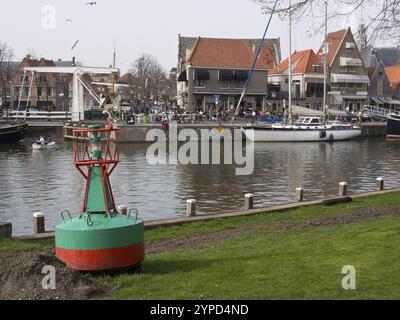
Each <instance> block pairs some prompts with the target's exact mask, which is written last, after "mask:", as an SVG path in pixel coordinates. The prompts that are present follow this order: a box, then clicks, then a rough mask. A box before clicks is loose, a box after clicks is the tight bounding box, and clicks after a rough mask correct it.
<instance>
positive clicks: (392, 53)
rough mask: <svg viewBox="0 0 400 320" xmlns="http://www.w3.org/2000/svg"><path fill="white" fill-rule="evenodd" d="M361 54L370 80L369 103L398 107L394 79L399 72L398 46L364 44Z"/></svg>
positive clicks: (399, 98) (398, 102)
mask: <svg viewBox="0 0 400 320" xmlns="http://www.w3.org/2000/svg"><path fill="white" fill-rule="evenodd" d="M361 55H362V59H363V61H364V63H365V65H366V67H367V68H368V71H369V76H370V80H371V84H370V86H369V88H368V96H369V99H370V103H371V104H372V105H375V106H379V107H385V108H395V107H396V108H397V107H400V101H399V100H400V95H399V91H398V89H397V85H398V84H397V79H396V76H397V73H398V72H399V68H398V63H399V62H400V48H399V47H384V48H375V47H373V46H366V47H365V48H363V50H362V52H361Z"/></svg>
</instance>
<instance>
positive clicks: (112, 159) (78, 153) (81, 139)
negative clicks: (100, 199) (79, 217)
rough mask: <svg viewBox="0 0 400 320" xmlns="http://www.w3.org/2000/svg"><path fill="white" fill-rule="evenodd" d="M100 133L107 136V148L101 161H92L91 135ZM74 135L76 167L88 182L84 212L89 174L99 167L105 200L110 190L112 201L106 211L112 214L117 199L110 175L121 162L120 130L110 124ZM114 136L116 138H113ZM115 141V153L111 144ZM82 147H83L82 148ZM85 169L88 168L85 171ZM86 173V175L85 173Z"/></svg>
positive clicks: (75, 131) (87, 183) (87, 182)
mask: <svg viewBox="0 0 400 320" xmlns="http://www.w3.org/2000/svg"><path fill="white" fill-rule="evenodd" d="M94 132H96V133H98V134H103V135H105V140H106V146H105V148H104V150H103V157H102V158H101V159H99V160H95V159H91V157H90V152H89V134H90V133H94ZM73 133H74V141H75V142H74V165H75V167H76V168H77V169H78V171H79V172H80V173H81V175H82V176H83V177H84V178H85V180H86V189H85V198H84V201H83V205H82V212H86V211H87V207H86V201H87V196H88V187H89V174H90V170H91V168H93V167H94V166H99V167H100V170H101V173H102V183H103V191H104V198H105V199H106V197H107V193H106V191H107V190H108V191H109V193H110V196H111V200H112V207H109V206H108V201H105V203H106V211H107V212H110V211H111V210H113V209H115V199H114V194H113V192H112V190H111V187H107V186H110V178H109V177H110V175H111V174H112V173H113V171H114V170H115V168H116V167H117V165H118V164H119V162H120V159H119V150H118V143H117V141H118V133H119V129H115V128H112V127H111V126H110V124H109V125H108V127H106V128H100V129H77V130H74V131H73ZM113 135H114V136H113ZM112 136H113V137H112ZM112 140H114V141H115V148H114V150H113V152H112V151H111V144H110V142H111V141H112ZM81 145H82V146H81ZM83 168H86V170H84V169H83ZM85 171H86V173H85Z"/></svg>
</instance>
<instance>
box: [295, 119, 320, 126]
mask: <svg viewBox="0 0 400 320" xmlns="http://www.w3.org/2000/svg"><path fill="white" fill-rule="evenodd" d="M295 124H296V126H320V125H322V124H323V123H322V119H321V118H320V117H300V118H299V119H298V120H297V121H296V123H295Z"/></svg>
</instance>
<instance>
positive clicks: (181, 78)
mask: <svg viewBox="0 0 400 320" xmlns="http://www.w3.org/2000/svg"><path fill="white" fill-rule="evenodd" d="M178 81H179V82H184V81H187V73H186V70H184V71H182V72H181V73H180V74H179V77H178Z"/></svg>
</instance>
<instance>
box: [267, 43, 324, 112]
mask: <svg viewBox="0 0 400 320" xmlns="http://www.w3.org/2000/svg"><path fill="white" fill-rule="evenodd" d="M291 62H292V104H293V105H297V106H302V107H306V108H311V109H315V110H322V104H323V93H324V66H323V61H322V58H321V57H320V56H317V55H316V54H315V52H314V50H303V51H299V52H295V53H294V54H293V55H292V56H291ZM288 98H289V59H288V58H286V59H285V60H284V61H282V62H281V63H280V64H279V65H278V66H277V67H276V68H274V69H273V70H272V71H271V72H270V73H269V75H268V102H269V104H270V111H272V112H274V113H279V114H282V112H283V107H284V106H283V104H284V100H286V105H287V104H288V101H287V100H288Z"/></svg>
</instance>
